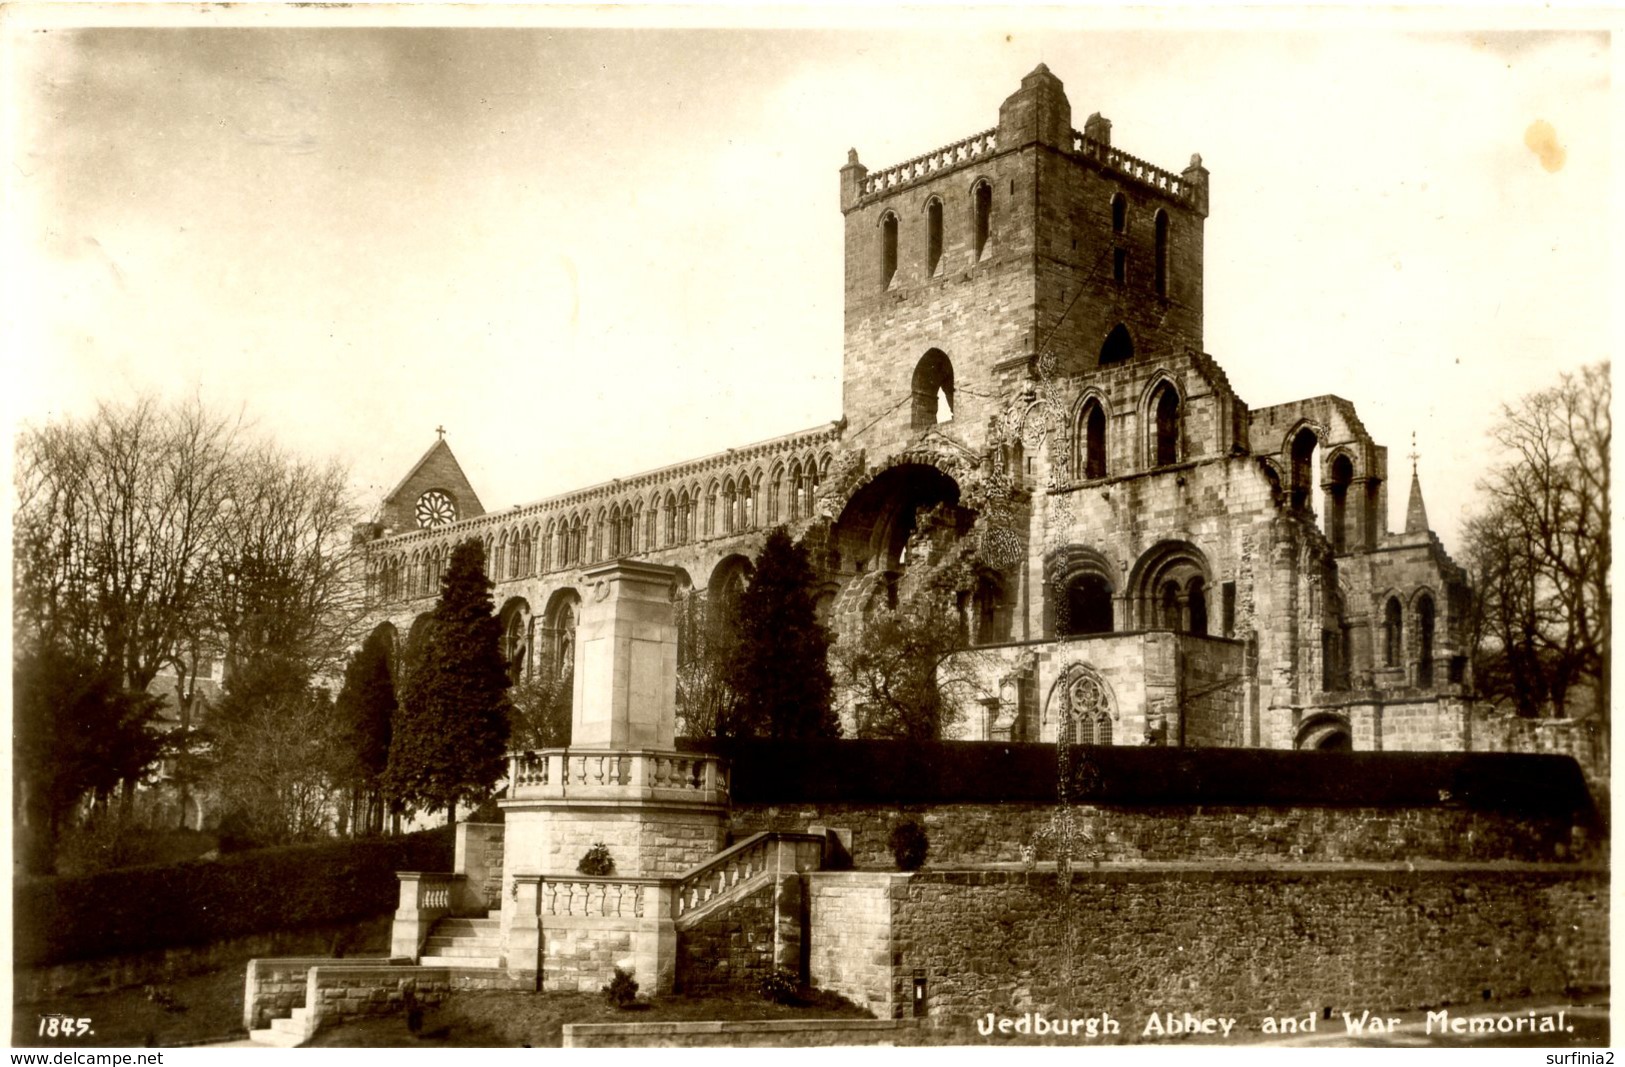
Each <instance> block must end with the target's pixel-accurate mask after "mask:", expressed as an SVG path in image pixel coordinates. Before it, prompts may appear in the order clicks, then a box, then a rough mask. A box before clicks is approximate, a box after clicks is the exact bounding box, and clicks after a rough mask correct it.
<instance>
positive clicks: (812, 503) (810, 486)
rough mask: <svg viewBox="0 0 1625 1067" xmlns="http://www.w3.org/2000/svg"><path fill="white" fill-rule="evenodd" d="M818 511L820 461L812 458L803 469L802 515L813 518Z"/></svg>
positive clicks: (809, 457) (809, 458)
mask: <svg viewBox="0 0 1625 1067" xmlns="http://www.w3.org/2000/svg"><path fill="white" fill-rule="evenodd" d="M817 510H818V461H817V460H815V459H813V458H812V457H811V456H808V457H807V463H806V465H805V466H803V467H802V468H801V514H802V515H803V516H805V517H806V518H809V519H810V518H812V517H813V515H814V514H815V513H816V512H817Z"/></svg>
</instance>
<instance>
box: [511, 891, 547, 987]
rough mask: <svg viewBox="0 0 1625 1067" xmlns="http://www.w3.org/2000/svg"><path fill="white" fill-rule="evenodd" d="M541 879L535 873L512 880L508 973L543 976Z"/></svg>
mask: <svg viewBox="0 0 1625 1067" xmlns="http://www.w3.org/2000/svg"><path fill="white" fill-rule="evenodd" d="M541 887H542V876H541V875H540V874H536V873H533V872H523V873H515V874H514V876H513V899H512V900H511V901H509V906H510V907H511V908H512V909H513V911H512V915H513V921H512V923H511V924H510V925H509V927H508V970H509V971H510V972H517V973H519V974H521V975H532V976H538V977H539V976H540V975H541V972H542V918H541V911H542V909H541Z"/></svg>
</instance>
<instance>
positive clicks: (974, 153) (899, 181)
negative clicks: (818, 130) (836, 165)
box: [854, 127, 999, 202]
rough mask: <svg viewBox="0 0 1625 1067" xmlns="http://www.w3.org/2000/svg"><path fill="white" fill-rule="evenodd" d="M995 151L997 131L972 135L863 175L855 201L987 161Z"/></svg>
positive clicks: (995, 129) (859, 179) (997, 146)
mask: <svg viewBox="0 0 1625 1067" xmlns="http://www.w3.org/2000/svg"><path fill="white" fill-rule="evenodd" d="M998 150H999V130H998V127H994V128H993V129H991V130H983V131H982V132H981V133H974V134H971V135H970V136H969V137H966V138H964V139H963V140H959V141H955V142H954V143H953V144H950V145H944V146H943V147H941V148H938V149H936V150H934V151H931V152H927V153H926V154H925V155H923V156H915V157H914V158H913V159H910V160H906V161H904V162H902V163H898V164H896V165H895V166H891V167H885V168H883V169H881V170H876V171H866V172H864V173H863V174H862V176H861V177H859V178H858V199H859V201H860V202H861V201H862V200H868V199H871V198H873V197H877V196H881V195H883V194H885V193H890V192H894V191H896V190H898V189H903V188H906V187H908V186H910V185H913V184H914V183H915V182H919V181H924V180H925V179H926V178H934V177H937V176H938V175H941V174H946V173H948V172H949V171H951V170H955V169H957V168H959V167H961V166H964V165H966V164H968V163H974V162H975V161H977V160H980V159H986V158H987V157H988V156H991V155H992V154H993V153H995V152H997V151H998ZM854 162H855V161H854ZM860 166H861V164H860Z"/></svg>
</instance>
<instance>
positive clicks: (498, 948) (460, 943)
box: [423, 937, 502, 956]
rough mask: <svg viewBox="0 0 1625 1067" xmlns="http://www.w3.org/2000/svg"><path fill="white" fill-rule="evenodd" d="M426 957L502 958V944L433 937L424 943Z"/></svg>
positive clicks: (484, 940) (482, 939)
mask: <svg viewBox="0 0 1625 1067" xmlns="http://www.w3.org/2000/svg"><path fill="white" fill-rule="evenodd" d="M423 955H425V956H500V955H502V942H501V941H497V940H494V939H484V938H465V937H431V938H429V940H427V941H425V942H424V943H423Z"/></svg>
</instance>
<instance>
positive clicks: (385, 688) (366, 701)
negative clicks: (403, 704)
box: [337, 627, 396, 833]
mask: <svg viewBox="0 0 1625 1067" xmlns="http://www.w3.org/2000/svg"><path fill="white" fill-rule="evenodd" d="M391 651H392V650H391V648H390V638H389V634H388V633H387V631H386V629H385V628H384V627H379V628H378V629H376V630H374V631H373V632H372V633H371V634H370V635H369V636H368V637H367V639H366V640H365V641H364V642H362V644H361V647H360V649H358V650H357V651H356V653H355V655H353V656H351V657H350V662H349V665H348V666H346V667H345V668H344V688H342V689H341V690H339V696H338V701H337V711H338V714H339V719H340V722H341V724H342V727H343V730H344V734H345V749H346V751H347V752H349V753H350V757H351V762H352V766H351V776H352V785H351V788H352V789H353V790H354V793H355V797H354V800H355V802H356V804H355V806H356V809H357V811H356V814H355V822H356V823H357V824H358V825H357V826H356V830H357V832H361V831H363V830H364V831H367V832H373V833H376V832H377V831H379V830H381V829H383V817H384V815H383V804H382V802H381V801H382V792H383V789H382V787H383V777H384V771H385V770H386V769H387V768H388V766H389V740H390V733H391V729H392V723H393V721H394V718H395V715H396V699H395V678H394V674H393V671H392V670H391V668H390V662H389V661H390V652H391Z"/></svg>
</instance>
